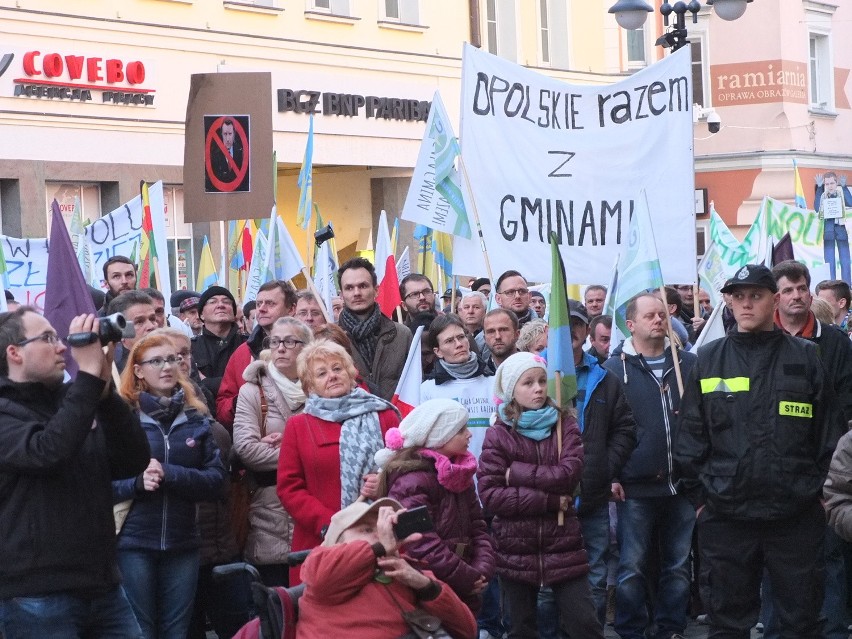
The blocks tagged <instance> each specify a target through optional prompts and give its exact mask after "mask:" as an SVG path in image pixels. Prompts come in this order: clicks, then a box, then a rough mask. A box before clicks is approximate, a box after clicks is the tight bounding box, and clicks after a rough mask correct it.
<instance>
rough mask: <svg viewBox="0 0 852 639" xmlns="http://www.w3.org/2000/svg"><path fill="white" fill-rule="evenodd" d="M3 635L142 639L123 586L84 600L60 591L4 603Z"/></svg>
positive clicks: (0, 609) (0, 614) (0, 615)
mask: <svg viewBox="0 0 852 639" xmlns="http://www.w3.org/2000/svg"><path fill="white" fill-rule="evenodd" d="M0 636H3V637H5V639H44V638H45V637H50V638H51V639H80V638H81V637H86V638H92V639H142V631H141V630H140V629H139V624H138V623H136V617H134V616H133V610H132V609H131V608H130V604H129V603H128V601H127V597H125V595H124V590H123V589H122V588H121V586H116V587H115V588H114V589H112V590H110V591H109V592H108V593H106V594H103V595H98V596H93V597H83V596H80V595H76V594H74V593H72V592H60V593H54V594H50V595H42V596H38V597H13V598H11V599H2V600H0Z"/></svg>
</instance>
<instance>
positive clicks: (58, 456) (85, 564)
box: [0, 306, 151, 639]
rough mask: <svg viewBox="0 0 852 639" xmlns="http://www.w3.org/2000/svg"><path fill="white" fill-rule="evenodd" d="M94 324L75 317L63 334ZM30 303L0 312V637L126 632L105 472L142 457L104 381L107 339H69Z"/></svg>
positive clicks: (132, 467) (135, 631)
mask: <svg viewBox="0 0 852 639" xmlns="http://www.w3.org/2000/svg"><path fill="white" fill-rule="evenodd" d="M97 330H98V320H97V319H96V318H95V316H93V315H80V316H77V317H75V318H74V319H73V320H72V321H71V324H70V327H69V331H68V332H69V333H81V332H88V331H97ZM66 348H67V347H66V346H65V344H63V343H62V341H60V339H59V337H58V335H57V334H56V331H55V330H54V328H53V327H52V326H51V325H50V322H48V321H47V320H46V319H45V318H44V317H42V316H41V315H39V314H38V313H37V312H36V311H35V310H34V309H33V308H31V307H28V306H22V307H20V308H19V309H18V310H16V311H15V312H13V313H4V314H2V315H0V494H2V499H0V635H3V636H5V637H6V639H18V638H20V637H84V636H85V637H107V636H110V637H118V636H121V637H128V638H133V639H136V638H140V639H141V637H142V632H141V630H140V629H139V625H138V623H137V622H136V619H135V617H134V615H133V611H132V610H131V608H130V604H129V603H128V601H127V598H126V597H125V594H124V590H123V589H122V588H121V585H120V575H119V571H118V567H117V564H116V541H115V539H116V538H115V523H114V521H113V517H112V485H111V481H112V480H114V479H124V478H128V477H134V476H136V475H139V474H140V473H142V472H144V470H145V468H146V467H147V466H148V461H149V459H150V457H151V451H150V449H149V447H148V441H147V438H146V437H145V433H144V432H143V430H142V428H141V427H140V426H139V419H138V417H137V416H136V415H135V414H134V412H133V411H132V410H131V409H130V407H129V406H128V405H127V404H126V403H125V402H124V401H123V400H122V399H121V398H120V397H119V396H118V395H117V394H116V392H115V390H114V389H113V388H112V383H111V382H112V361H111V359H112V357H111V350H112V347H109V348H108V349H107V355H106V356H105V355H104V351H103V349H102V348H101V345H100V344H99V343H98V342H97V341H96V342H94V343H93V344H88V345H86V346H81V347H75V348H72V349H71V354H72V357H73V358H74V360H75V361H76V363H77V365H78V367H79V371H78V373H77V376H76V378H75V379H74V381H72V382H70V383H68V384H64V385H63V383H62V379H63V375H64V373H65V359H64V352H65V350H66Z"/></svg>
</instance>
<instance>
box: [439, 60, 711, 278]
mask: <svg viewBox="0 0 852 639" xmlns="http://www.w3.org/2000/svg"><path fill="white" fill-rule="evenodd" d="M690 78H691V71H690V52H689V49H688V48H687V47H685V48H684V49H683V50H682V51H678V52H677V53H674V54H672V55H669V56H667V57H666V58H665V59H664V60H662V61H660V62H657V63H656V64H654V65H652V66H650V67H647V68H646V69H643V70H641V71H639V72H637V73H635V74H634V75H632V76H630V77H629V78H626V79H624V80H622V81H621V82H618V83H616V84H613V85H607V86H591V85H569V84H566V83H564V82H560V81H558V80H555V79H553V78H548V77H546V76H543V75H540V74H538V73H535V72H534V71H530V70H529V69H526V68H524V67H521V66H519V65H516V64H513V63H511V62H508V61H506V60H503V59H501V58H498V57H496V56H493V55H490V54H488V53H485V52H484V51H480V50H479V49H476V48H474V47H471V46H470V45H465V49H464V60H463V63H462V116H461V144H462V156H461V159H462V163H463V167H462V169H463V171H464V170H466V171H467V175H468V177H469V180H470V186H471V191H472V192H471V193H470V194H467V193H466V197H468V196H469V197H471V198H472V200H473V202H469V203H468V206H467V210H468V212H470V213H471V222H473V217H472V213H473V210H474V207H473V203H475V205H476V207H475V208H476V211H477V213H478V216H479V219H480V222H481V227H482V232H483V236H484V238H485V245H486V248H487V250H488V255H489V258H490V260H491V267H492V273H493V275H494V277H497V276H499V275H500V274H501V273H502V272H504V271H506V270H508V269H517V270H518V271H520V272H521V273H523V274H524V276H525V277H526V278H527V279H528V280H530V281H536V282H545V281H549V280H550V249H549V247H548V236H549V234H550V232H551V231H553V232H555V233H556V235H557V238H558V241H559V244H560V250H561V253H562V259H563V260H564V262H565V269H566V274H567V278H568V281H569V282H571V283H577V284H591V283H601V282H607V281H608V280H609V278H610V277H611V275H612V273H611V265H612V264H613V262H614V261H615V259H616V256H617V255H618V252H619V248H620V246H621V245H622V244H624V243H626V240H627V226H628V225H627V223H628V220H629V216H630V214H631V213H632V211H633V209H634V207H635V202H636V200H637V198H638V196H639V192H640V190H641V189H643V188H644V189H645V191H646V192H647V195H648V204H649V209H650V213H651V220H652V223H653V226H654V228H655V230H656V233H657V243H658V251H659V256H660V262H661V266H662V272H663V277H664V279H665V280H666V281H669V282H693V281H695V263H696V249H695V213H694V208H695V205H694V177H693V150H692V146H693V139H692V127H693V124H692V87H691V79H690ZM463 191H464V189H463ZM453 256H454V260H455V263H454V264H453V270H454V272H456V273H464V274H466V275H483V274H484V273H485V263H484V260H483V259H482V255H481V251H480V248H479V244H478V242H476V241H473V240H463V239H462V238H459V237H456V238H455V244H454V250H453Z"/></svg>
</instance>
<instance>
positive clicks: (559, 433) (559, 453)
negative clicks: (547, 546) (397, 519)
mask: <svg viewBox="0 0 852 639" xmlns="http://www.w3.org/2000/svg"><path fill="white" fill-rule="evenodd" d="M555 382H556V397H555V398H554V399H555V400H556V405H557V406H559V408H562V373H560V372H559V371H556V376H555ZM556 456H557V460H556V462H557V463H559V460H560V459H562V419H561V418H559V419H557V420H556ZM569 498H570V495H569ZM556 525H557V526H564V525H565V513H564V512H562V511H561V510H560V511H559V514H557V515H556Z"/></svg>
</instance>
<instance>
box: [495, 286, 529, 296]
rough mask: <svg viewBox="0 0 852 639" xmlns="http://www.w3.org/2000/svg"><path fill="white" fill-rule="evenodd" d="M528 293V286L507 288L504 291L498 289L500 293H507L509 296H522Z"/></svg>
mask: <svg viewBox="0 0 852 639" xmlns="http://www.w3.org/2000/svg"><path fill="white" fill-rule="evenodd" d="M529 294H530V289H528V288H507V289H506V290H505V291H500V295H507V296H509V297H515V296H517V297H524V296H525V295H529Z"/></svg>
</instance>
